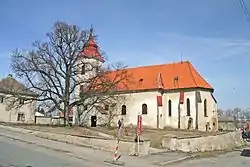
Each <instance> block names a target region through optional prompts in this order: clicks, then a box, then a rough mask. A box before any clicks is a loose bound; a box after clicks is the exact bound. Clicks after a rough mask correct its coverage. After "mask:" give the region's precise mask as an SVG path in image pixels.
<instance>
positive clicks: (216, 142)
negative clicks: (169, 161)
mask: <svg viewBox="0 0 250 167" xmlns="http://www.w3.org/2000/svg"><path fill="white" fill-rule="evenodd" d="M244 145H245V143H244V141H243V139H242V137H241V133H240V132H230V133H226V134H221V135H216V136H206V137H201V136H196V137H190V138H178V137H174V136H163V139H162V146H163V147H164V148H166V149H169V150H172V151H183V152H205V151H216V150H229V149H234V148H236V147H242V146H244Z"/></svg>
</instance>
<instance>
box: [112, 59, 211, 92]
mask: <svg viewBox="0 0 250 167" xmlns="http://www.w3.org/2000/svg"><path fill="white" fill-rule="evenodd" d="M125 70H126V72H127V75H128V77H129V78H128V79H127V80H129V81H126V84H124V82H123V83H121V84H118V90H120V91H122V90H149V89H158V88H162V89H166V90H171V89H179V88H207V89H211V90H213V88H212V86H211V85H210V84H209V83H208V82H207V81H206V80H205V79H204V78H203V77H202V76H201V75H200V74H199V73H198V71H197V70H196V69H195V68H194V67H193V65H192V64H191V63H190V62H188V61H185V62H178V63H172V64H162V65H153V66H142V67H135V68H127V69H125ZM116 73H117V72H116V71H112V72H111V74H110V77H112V76H113V77H114V76H117V74H116ZM124 85H126V86H124Z"/></svg>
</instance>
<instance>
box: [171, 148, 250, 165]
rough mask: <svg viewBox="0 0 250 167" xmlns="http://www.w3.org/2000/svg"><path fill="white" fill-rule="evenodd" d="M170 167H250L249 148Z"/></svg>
mask: <svg viewBox="0 0 250 167" xmlns="http://www.w3.org/2000/svg"><path fill="white" fill-rule="evenodd" d="M170 166H171V167H222V166H223V167H250V147H248V148H245V149H243V151H241V150H239V151H235V152H230V153H227V154H225V155H219V156H216V157H212V158H201V159H194V160H189V161H184V162H182V163H178V164H171V165H170Z"/></svg>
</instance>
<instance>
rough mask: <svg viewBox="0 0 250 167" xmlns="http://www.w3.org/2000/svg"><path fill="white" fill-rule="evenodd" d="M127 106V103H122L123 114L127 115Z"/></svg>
mask: <svg viewBox="0 0 250 167" xmlns="http://www.w3.org/2000/svg"><path fill="white" fill-rule="evenodd" d="M126 112H127V107H126V105H122V115H126Z"/></svg>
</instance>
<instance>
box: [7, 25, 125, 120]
mask: <svg viewBox="0 0 250 167" xmlns="http://www.w3.org/2000/svg"><path fill="white" fill-rule="evenodd" d="M46 36H47V37H48V41H46V42H38V41H36V42H34V43H33V49H32V50H31V51H28V52H22V51H20V50H16V51H15V52H14V53H13V55H12V64H11V66H12V69H13V71H14V73H15V74H16V76H18V77H20V78H21V79H22V80H23V82H25V84H26V85H27V87H28V88H29V89H30V90H32V91H33V92H36V93H37V94H38V96H37V97H36V98H35V100H37V101H39V102H43V103H45V104H49V105H50V106H51V107H52V108H54V109H57V110H58V111H62V112H63V113H64V118H65V119H64V123H65V124H66V122H67V121H68V118H69V111H70V109H71V108H72V107H75V106H80V105H86V103H87V104H88V105H91V106H94V105H95V104H97V103H100V102H102V101H104V100H106V99H108V98H114V97H115V96H112V94H114V92H116V91H117V89H118V86H121V85H122V86H123V87H125V86H126V85H125V84H126V82H124V81H125V80H127V78H128V77H127V74H126V70H125V69H124V67H125V66H122V65H121V64H115V65H112V66H111V65H109V66H108V67H107V68H104V67H101V66H100V64H98V63H93V62H92V61H85V59H82V56H86V55H81V53H82V50H83V48H84V47H87V45H86V44H87V42H88V37H89V31H88V30H84V31H82V30H80V28H78V27H77V26H75V25H69V24H66V23H64V22H56V23H55V24H54V27H53V31H52V32H50V33H48V34H47V35H46ZM90 56H91V55H90ZM82 66H87V67H88V71H91V72H92V73H91V75H84V76H82V73H81V70H79V69H81V67H82ZM93 71H94V72H93ZM110 71H113V72H112V75H111V72H110ZM92 74H94V75H92ZM107 94H110V96H107ZM104 95H105V96H104ZM78 115H80V114H78Z"/></svg>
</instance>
